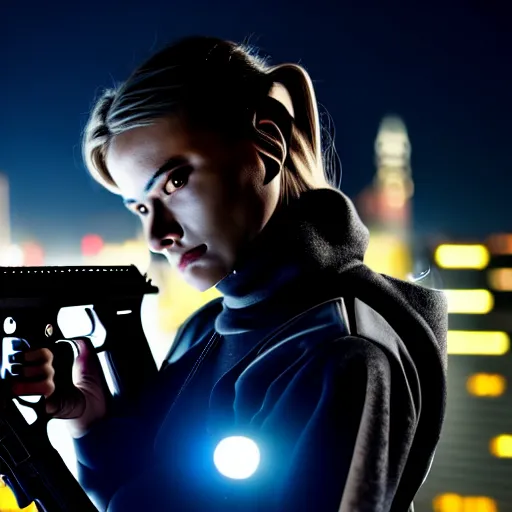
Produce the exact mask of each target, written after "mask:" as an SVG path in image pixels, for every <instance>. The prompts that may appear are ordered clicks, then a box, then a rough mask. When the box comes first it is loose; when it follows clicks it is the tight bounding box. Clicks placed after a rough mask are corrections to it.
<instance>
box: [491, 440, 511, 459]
mask: <svg viewBox="0 0 512 512" xmlns="http://www.w3.org/2000/svg"><path fill="white" fill-rule="evenodd" d="M489 448H490V451H491V453H492V454H493V455H494V456H495V457H499V458H503V459H511V458H512V435H510V434H502V435H500V436H496V437H494V438H492V439H491V443H490V446H489Z"/></svg>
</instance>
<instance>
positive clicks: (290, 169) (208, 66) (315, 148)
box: [82, 37, 331, 202]
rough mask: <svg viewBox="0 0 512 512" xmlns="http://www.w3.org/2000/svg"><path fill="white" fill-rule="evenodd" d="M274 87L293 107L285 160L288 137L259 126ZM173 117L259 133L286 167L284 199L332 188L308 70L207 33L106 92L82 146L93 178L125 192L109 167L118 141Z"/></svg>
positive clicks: (158, 57) (166, 52)
mask: <svg viewBox="0 0 512 512" xmlns="http://www.w3.org/2000/svg"><path fill="white" fill-rule="evenodd" d="M275 84H282V85H283V86H284V88H285V89H286V91H287V92H288V94H289V98H290V100H291V104H292V109H293V117H292V120H291V130H290V137H289V140H288V141H287V142H288V148H286V149H287V156H286V159H285V160H284V162H283V161H280V159H279V158H278V157H276V153H277V154H279V153H282V152H283V149H284V148H283V147H282V146H283V143H282V140H281V138H278V137H275V136H273V135H271V134H269V133H268V131H263V130H262V129H261V128H260V127H258V126H257V125H256V126H255V123H254V115H255V113H256V111H257V109H258V106H259V105H260V104H261V102H262V101H263V100H264V99H265V98H267V97H268V95H269V93H270V92H271V90H272V88H273V86H274V85H275ZM170 115H184V116H185V118H187V119H190V120H192V121H193V122H195V123H199V124H201V125H206V126H208V127H209V128H212V129H214V130H222V131H223V132H225V133H226V134H230V135H233V136H240V135H242V136H244V135H245V136H249V137H252V138H253V140H255V144H256V147H257V148H258V149H259V150H260V152H261V153H263V154H265V155H266V156H267V157H269V158H272V159H273V160H275V161H276V162H278V163H279V164H280V165H281V164H282V169H281V171H282V172H281V173H280V174H281V185H282V186H281V190H282V200H283V201H285V202H286V201H288V200H289V199H290V198H292V197H298V196H299V195H300V194H301V193H302V192H305V191H306V190H310V189H314V188H330V187H331V184H330V183H329V179H328V177H327V176H326V172H325V168H324V161H323V158H322V148H321V136H320V120H319V114H318V108H317V102H316V97H315V92H314V88H313V84H312V83H311V79H310V78H309V75H308V74H307V72H306V71H305V70H304V69H303V68H302V67H300V66H298V65H295V64H284V65H279V66H274V67H270V66H268V65H267V64H266V62H265V61H264V60H263V59H261V58H259V57H258V56H257V55H255V54H254V52H253V51H252V50H251V49H249V48H248V47H245V46H243V45H237V44H235V43H232V42H229V41H223V40H220V39H216V38H208V37H193V38H187V39H184V40H181V41H179V42H178V43H175V44H173V45H171V46H169V47H167V48H165V49H163V50H162V51H160V52H158V53H157V54H155V55H154V56H153V57H151V58H150V59H149V60H148V61H146V62H145V63H144V64H143V65H142V66H140V67H139V68H138V69H137V70H136V71H135V72H134V73H133V74H132V75H131V77H130V78H128V80H126V81H125V82H124V83H123V84H122V85H121V86H120V87H118V88H116V89H108V90H106V91H105V92H104V93H103V95H102V96H101V97H100V98H99V99H98V100H97V102H96V105H95V106H94V108H93V109H92V112H91V115H90V118H89V121H88V123H87V125H86V128H85V131H84V137H83V145H82V150H83V157H84V161H85V163H86V166H87V169H88V170H89V172H90V174H91V176H92V177H93V178H94V179H95V180H96V181H97V182H99V183H100V184H101V185H103V186H104V187H105V188H107V189H108V190H110V191H111V192H113V193H115V194H119V190H118V188H117V186H116V184H115V182H114V180H113V179H112V177H111V175H110V173H109V171H108V168H107V165H106V154H107V151H108V147H109V144H110V142H111V140H112V138H113V137H115V136H116V135H118V134H120V133H123V132H125V131H127V130H130V129H133V128H136V127H141V126H148V125H150V124H152V123H153V122H155V121H156V120H157V119H160V118H163V117H167V116H170ZM219 119H220V120H222V121H221V125H219ZM263 148H266V149H263Z"/></svg>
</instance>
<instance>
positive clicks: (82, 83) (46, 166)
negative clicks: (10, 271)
mask: <svg viewBox="0 0 512 512" xmlns="http://www.w3.org/2000/svg"><path fill="white" fill-rule="evenodd" d="M302 4H304V5H306V3H305V2H302V3H301V2H296V1H294V2H292V1H291V0H287V1H284V0H283V1H278V0H272V1H267V0H264V1H262V0H258V2H256V1H252V2H243V1H241V0H239V1H237V2H224V1H216V2H213V1H212V2H211V3H210V1H209V0H200V1H197V0H196V1H181V2H176V1H171V0H167V1H165V2H157V1H155V0H146V1H144V2H142V1H138V2H113V1H108V0H103V1H101V2H99V1H94V0H93V1H87V2H69V1H65V2H64V1H62V2H61V1H47V2H40V1H38V2H35V1H32V2H24V1H21V0H19V1H16V2H15V1H14V0H11V1H3V2H1V6H0V64H1V68H0V77H1V80H0V170H1V171H3V172H5V173H6V174H7V175H8V177H9V179H10V182H11V187H12V205H11V210H12V217H13V221H12V224H13V230H14V235H15V238H16V241H23V240H25V239H27V238H35V239H37V240H39V241H40V242H41V243H43V244H44V246H45V247H50V246H52V247H53V248H54V250H60V248H62V247H64V246H78V243H79V239H80V238H81V237H82V236H83V235H84V234H86V233H88V232H95V233H99V234H101V235H103V236H105V237H107V238H108V239H110V240H112V241H121V240H123V239H126V238H127V237H132V236H133V235H134V233H135V231H136V227H137V220H136V218H135V217H133V216H132V215H131V214H129V213H128V212H126V211H125V210H124V209H123V207H122V206H121V204H120V201H119V199H118V198H117V197H115V196H111V195H110V194H109V193H107V192H106V191H103V190H101V189H100V187H99V186H98V185H96V184H94V183H93V182H92V180H91V179H90V178H89V177H88V176H87V174H86V172H85V169H84V167H83V164H82V161H81V154H80V134H81V130H82V129H83V127H84V124H85V122H86V118H87V113H88V110H89V109H90V107H91V105H92V101H93V99H94V97H95V96H96V95H97V94H98V93H99V91H100V90H101V88H102V87H105V86H107V87H108V86H111V85H113V83H115V82H117V81H120V80H122V79H124V78H126V77H127V76H128V74H129V73H130V72H131V71H132V70H133V69H134V67H135V66H136V65H138V64H139V63H140V62H141V61H142V60H144V59H145V58H146V57H148V56H149V55H150V54H151V53H152V52H153V51H155V50H157V49H159V48H161V47H162V46H163V45H164V44H165V43H167V42H171V41H173V40H174V39H177V38H180V37H182V36H186V35H194V34H204V35H215V36H220V37H225V38H229V39H232V40H236V41H240V40H243V39H244V38H245V37H247V36H251V41H252V42H253V43H254V44H256V45H258V46H259V47H261V48H262V50H264V51H265V52H268V53H270V54H271V55H272V57H273V59H272V62H274V63H277V62H282V61H293V62H300V63H301V64H302V65H304V66H305V67H306V68H307V69H308V71H309V72H310V74H311V76H312V78H313V80H314V82H315V84H316V89H317V95H318V98H319V101H320V102H321V103H322V105H324V106H325V107H326V108H327V110H328V111H329V112H330V114H331V116H332V117H333V119H334V122H335V125H336V143H337V148H338V152H339V154H340V158H341V161H342V165H343V182H342V188H343V190H344V191H345V192H346V193H348V194H349V195H350V196H352V197H353V196H355V195H356V194H357V193H358V192H359V191H360V190H361V189H362V188H363V187H364V186H365V185H367V184H368V183H369V182H370V180H371V179H372V176H373V173H374V162H373V158H374V157H373V144H374V140H375V136H376V133H377V129H378V125H379V122H380V120H381V118H382V117H383V116H384V115H386V114H387V113H396V114H398V115H400V116H401V117H402V118H403V119H404V120H405V123H406V125H407V127H408V130H409V135H410V138H411V142H412V148H413V155H412V169H413V175H414V180H415V183H416V195H415V199H414V217H415V218H414V225H415V231H416V232H417V233H420V234H424V233H439V232H440V233H443V234H445V235H446V236H457V237H476V238H478V237H484V236H486V235H487V234H488V233H490V232H496V231H512V213H510V201H511V198H512V193H511V191H512V165H511V160H510V158H511V151H510V149H511V144H510V138H511V135H510V131H511V124H512V123H511V119H512V99H511V95H512V65H511V55H512V36H511V35H510V31H509V30H508V28H509V26H510V23H509V21H510V18H509V15H508V14H507V11H506V7H503V8H502V7H499V5H500V3H498V2H496V3H495V4H493V2H490V1H486V2H483V1H482V2H480V3H478V2H468V1H465V2H462V1H461V2H460V3H456V2H445V3H444V7H442V8H441V7H437V8H436V7H418V6H420V5H421V4H420V3H417V2H414V5H415V6H416V7H414V8H413V7H404V6H402V7H392V4H391V3H389V5H388V6H386V7H382V5H383V4H385V2H374V3H373V4H372V3H368V2H365V3H359V5H360V7H342V6H340V5H343V2H334V1H331V2H327V1H324V0H315V1H314V2H309V4H310V7H308V8H306V7H301V5H302ZM337 4H340V5H337ZM411 4H412V3H411ZM484 4H485V6H484ZM501 4H502V5H504V6H505V5H506V2H501ZM393 5H396V4H394V3H393ZM409 5H410V4H409ZM507 32H508V33H507Z"/></svg>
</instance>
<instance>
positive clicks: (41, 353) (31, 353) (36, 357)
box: [22, 348, 53, 364]
mask: <svg viewBox="0 0 512 512" xmlns="http://www.w3.org/2000/svg"><path fill="white" fill-rule="evenodd" d="M22 353H23V359H24V362H25V363H27V364H44V363H49V364H51V363H52V361H53V353H52V351H51V350H50V349H48V348H36V349H34V350H27V351H26V352H22Z"/></svg>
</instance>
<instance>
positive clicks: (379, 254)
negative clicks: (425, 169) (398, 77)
mask: <svg viewBox="0 0 512 512" xmlns="http://www.w3.org/2000/svg"><path fill="white" fill-rule="evenodd" d="M374 151H375V166H376V168H377V172H376V174H375V176H374V179H373V183H372V184H371V185H370V186H369V187H367V188H366V189H365V190H363V192H362V193H361V194H360V195H359V197H358V198H357V200H356V202H357V206H358V211H359V213H360V215H361V217H362V219H363V221H364V222H365V224H366V225H367V226H368V229H369V230H370V246H369V248H368V252H367V254H366V259H365V261H366V263H367V264H368V265H369V266H370V267H372V268H373V269H374V270H376V271H378V272H383V273H385V274H389V275H392V276H393V277H398V278H401V279H404V278H405V277H406V276H407V275H408V273H409V272H410V271H411V256H410V244H411V237H410V224H411V201H410V200H411V198H412V195H413V191H414V185H413V181H412V173H411V143H410V141H409V136H408V133H407V129H406V127H405V124H404V122H403V121H402V119H400V118H399V117H397V116H387V117H385V118H384V119H383V120H382V121H381V123H380V126H379V130H378V132H377V137H376V139H375V145H374Z"/></svg>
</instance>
